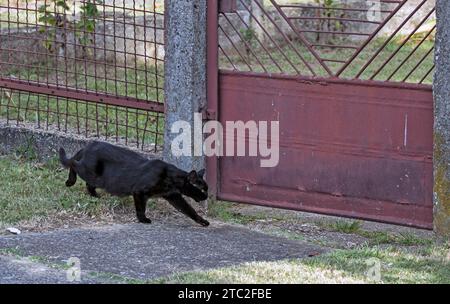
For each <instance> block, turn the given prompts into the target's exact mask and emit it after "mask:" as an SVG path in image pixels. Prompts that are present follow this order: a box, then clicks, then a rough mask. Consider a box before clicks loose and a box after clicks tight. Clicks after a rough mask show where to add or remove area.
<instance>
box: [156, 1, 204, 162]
mask: <svg viewBox="0 0 450 304" xmlns="http://www.w3.org/2000/svg"><path fill="white" fill-rule="evenodd" d="M206 3H207V0H166V1H165V18H166V19H165V28H166V34H165V47H166V52H165V53H166V57H165V84H164V88H165V107H166V125H165V134H164V160H165V161H167V162H169V163H172V164H174V165H176V166H178V167H179V168H181V169H183V170H186V171H190V170H192V169H197V170H198V169H200V168H204V166H205V164H204V162H205V159H204V157H202V156H194V153H193V152H192V156H180V157H175V156H174V155H173V154H172V153H171V144H172V140H173V139H174V138H175V137H176V136H177V134H172V133H171V127H172V124H173V123H174V122H176V121H179V120H183V121H186V122H188V123H189V125H190V126H191V130H192V136H191V142H192V144H193V143H194V134H193V133H194V132H193V131H194V113H195V112H202V110H203V109H204V108H205V106H206V71H207V68H206V29H207V27H206ZM192 151H193V149H192Z"/></svg>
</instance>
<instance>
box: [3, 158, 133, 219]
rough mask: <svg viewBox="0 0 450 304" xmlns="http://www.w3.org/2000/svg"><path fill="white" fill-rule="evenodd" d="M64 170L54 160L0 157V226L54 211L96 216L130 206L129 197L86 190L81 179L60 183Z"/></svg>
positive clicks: (112, 212) (65, 177) (65, 175)
mask: <svg viewBox="0 0 450 304" xmlns="http://www.w3.org/2000/svg"><path fill="white" fill-rule="evenodd" d="M67 174H68V172H67V171H66V170H61V169H60V167H59V165H58V163H57V160H51V161H49V162H48V163H45V164H42V163H38V162H35V161H28V160H26V159H24V158H21V157H11V156H6V157H5V156H1V157H0V179H1V180H2V182H1V183H0V226H6V225H15V224H18V223H20V222H25V221H29V220H32V219H39V218H50V220H51V217H53V216H54V215H55V214H58V213H64V214H73V215H74V216H87V217H91V218H92V217H99V216H101V215H104V214H105V213H108V214H114V213H116V212H119V211H122V210H125V209H128V207H132V202H131V200H130V199H129V198H127V199H119V198H116V197H110V196H108V195H102V197H101V198H100V199H97V198H92V197H90V196H89V195H87V194H86V191H85V189H84V186H83V184H82V183H77V184H76V185H75V186H74V187H73V188H66V187H65V185H64V182H65V180H66V179H67Z"/></svg>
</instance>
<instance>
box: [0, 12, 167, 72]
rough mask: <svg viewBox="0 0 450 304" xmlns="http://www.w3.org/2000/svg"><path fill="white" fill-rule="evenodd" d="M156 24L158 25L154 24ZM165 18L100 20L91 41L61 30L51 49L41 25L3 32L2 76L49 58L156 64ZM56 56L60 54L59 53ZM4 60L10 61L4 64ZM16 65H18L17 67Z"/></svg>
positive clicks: (0, 33) (161, 55)
mask: <svg viewBox="0 0 450 304" xmlns="http://www.w3.org/2000/svg"><path fill="white" fill-rule="evenodd" d="M155 24H156V27H155V26H154V25H155ZM163 28H164V18H163V16H160V15H157V17H156V20H155V19H154V17H153V15H148V16H145V17H144V16H136V17H134V16H116V19H115V21H114V19H113V16H110V17H109V18H108V17H107V19H106V20H105V21H99V22H98V23H97V25H96V30H95V34H92V35H90V39H91V41H92V43H91V44H87V47H84V46H83V45H82V44H80V41H79V39H78V37H76V36H75V32H74V30H71V29H65V30H58V31H56V33H55V39H54V42H53V43H52V48H51V49H50V50H48V49H47V48H46V47H45V46H44V45H45V44H44V40H45V39H46V34H45V33H41V32H40V31H39V28H21V29H15V30H14V29H12V30H2V31H0V45H1V48H0V60H1V62H4V64H1V63H0V68H1V72H0V74H1V75H6V74H7V73H14V71H15V68H17V67H19V68H20V67H22V69H23V67H24V65H29V66H37V65H38V64H39V63H45V62H46V61H49V60H53V61H54V60H55V59H56V58H58V60H61V61H63V60H69V61H70V60H73V59H75V58H77V59H80V58H88V59H94V58H95V60H96V61H97V62H105V61H106V62H116V63H117V64H119V65H124V64H125V63H126V65H128V66H134V65H135V63H138V64H140V63H145V62H147V63H148V64H154V63H155V61H156V60H157V59H159V60H162V59H164V56H165V52H164V30H163ZM56 55H57V56H56ZM5 62H7V63H9V64H5ZM14 65H16V66H14Z"/></svg>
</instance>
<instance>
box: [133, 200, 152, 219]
mask: <svg viewBox="0 0 450 304" xmlns="http://www.w3.org/2000/svg"><path fill="white" fill-rule="evenodd" d="M133 198H134V205H135V207H136V216H137V219H138V221H139V222H140V223H143V224H151V222H152V221H151V220H150V219H149V218H147V217H146V216H145V209H146V207H147V199H146V198H145V196H144V195H143V194H139V193H135V194H133Z"/></svg>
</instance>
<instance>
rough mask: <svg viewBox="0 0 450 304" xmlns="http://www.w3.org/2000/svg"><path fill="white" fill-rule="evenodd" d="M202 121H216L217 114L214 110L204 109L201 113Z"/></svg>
mask: <svg viewBox="0 0 450 304" xmlns="http://www.w3.org/2000/svg"><path fill="white" fill-rule="evenodd" d="M203 120H217V113H216V111H214V110H211V109H206V110H204V111H203Z"/></svg>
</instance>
